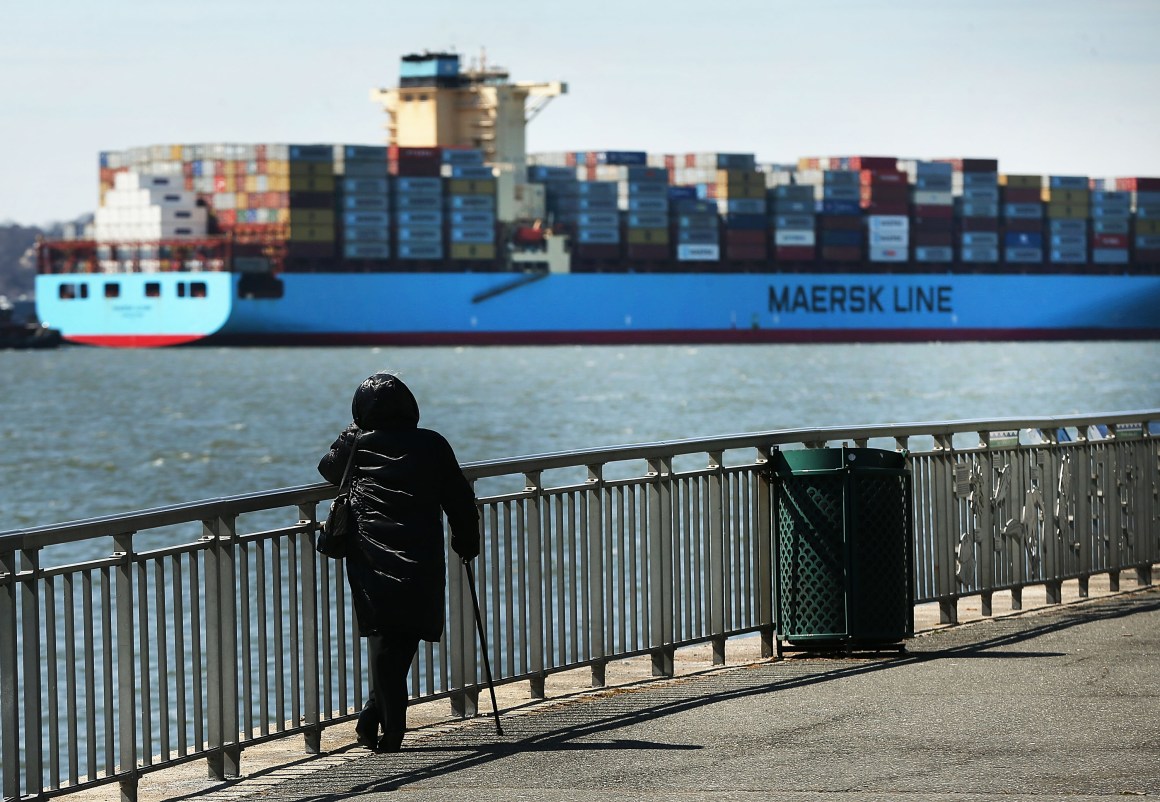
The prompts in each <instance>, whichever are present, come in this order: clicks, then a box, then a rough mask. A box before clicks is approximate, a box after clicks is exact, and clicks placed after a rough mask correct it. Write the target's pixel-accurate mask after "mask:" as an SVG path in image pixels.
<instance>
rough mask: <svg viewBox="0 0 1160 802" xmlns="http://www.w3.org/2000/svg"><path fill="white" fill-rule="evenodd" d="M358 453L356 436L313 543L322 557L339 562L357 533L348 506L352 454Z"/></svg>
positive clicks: (352, 462) (352, 515)
mask: <svg viewBox="0 0 1160 802" xmlns="http://www.w3.org/2000/svg"><path fill="white" fill-rule="evenodd" d="M356 451H358V434H357V433H356V434H355V436H354V443H352V444H351V447H350V456H349V457H347V460H346V470H345V471H343V472H342V481H341V482H340V483H339V485H338V495H337V496H335V497H334V501H332V502H331V503H330V512H329V513H328V514H327V516H326V521H325V522H324V523H323V524H322V527H321V529H319V531H318V539H317V540H316V541H314V549H315V550H316V551H317V552H318V553H319V554H321V555H323V556H324V557H330V558H331V559H333V560H341V559H342V558H343V557H345V556H346V555H347V551H348V550H349V549H350V542H351V540H353V539H354V536H355V534H356V533H357V531H358V523H357V522H356V521H355V519H354V510H353V509H352V508H351V504H350V483H349V481H348V480H349V479H350V469H351V467H353V466H354V454H355V452H356Z"/></svg>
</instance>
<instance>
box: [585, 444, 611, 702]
mask: <svg viewBox="0 0 1160 802" xmlns="http://www.w3.org/2000/svg"><path fill="white" fill-rule="evenodd" d="M603 471H604V466H602V465H599V464H597V465H589V466H588V491H587V496H588V504H587V507H588V648H589V654H588V657H589V659H590V660H591V661H592V663H591V664H592V687H593V688H603V687H604V676H605V674H604V669H605V666H606V665H607V662H608V661H607V659H606V654H605V652H606V649H605V638H604V621H605V616H606V615H608V614H610V613H611V612H612V611H611V610H609V611H606V610H605V609H604V582H605V577H604V537H603V536H602V530H603V526H604V515H603V509H604V507H603V496H602V494H603V492H604V475H603Z"/></svg>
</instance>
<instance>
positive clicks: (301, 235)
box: [288, 222, 334, 242]
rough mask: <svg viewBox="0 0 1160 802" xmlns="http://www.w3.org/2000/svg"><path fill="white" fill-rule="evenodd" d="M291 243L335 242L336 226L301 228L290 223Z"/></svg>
mask: <svg viewBox="0 0 1160 802" xmlns="http://www.w3.org/2000/svg"><path fill="white" fill-rule="evenodd" d="M288 239H289V240H290V241H291V242H333V241H334V226H299V225H295V224H294V223H293V222H291V223H290V236H289V237H288Z"/></svg>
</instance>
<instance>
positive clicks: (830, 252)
mask: <svg viewBox="0 0 1160 802" xmlns="http://www.w3.org/2000/svg"><path fill="white" fill-rule="evenodd" d="M822 260H823V261H826V262H859V261H861V260H862V249H861V248H860V247H859V246H857V245H823V246H822Z"/></svg>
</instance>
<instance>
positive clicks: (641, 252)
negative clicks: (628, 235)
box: [625, 245, 670, 262]
mask: <svg viewBox="0 0 1160 802" xmlns="http://www.w3.org/2000/svg"><path fill="white" fill-rule="evenodd" d="M625 255H626V256H627V257H628V258H629V259H639V260H640V261H642V262H655V261H659V260H664V259H668V258H669V256H670V253H669V246H668V245H629V246H628V248H627V249H626V253H625Z"/></svg>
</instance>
